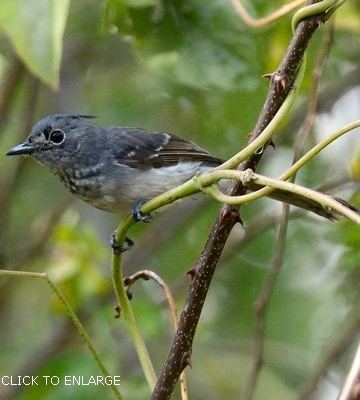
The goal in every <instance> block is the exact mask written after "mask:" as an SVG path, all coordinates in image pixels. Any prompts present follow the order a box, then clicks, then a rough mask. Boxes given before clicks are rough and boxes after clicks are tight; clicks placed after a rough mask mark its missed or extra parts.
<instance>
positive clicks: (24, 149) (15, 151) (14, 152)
mask: <svg viewBox="0 0 360 400" xmlns="http://www.w3.org/2000/svg"><path fill="white" fill-rule="evenodd" d="M34 150H35V146H34V145H33V144H31V143H21V144H18V145H17V146H15V147H13V148H12V149H10V150H9V151H8V152H7V153H6V155H7V156H18V155H20V154H31V153H33V152H34Z"/></svg>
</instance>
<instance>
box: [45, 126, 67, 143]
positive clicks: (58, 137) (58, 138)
mask: <svg viewBox="0 0 360 400" xmlns="http://www.w3.org/2000/svg"><path fill="white" fill-rule="evenodd" d="M49 140H50V142H52V143H54V144H61V143H63V142H64V140H65V132H64V131H62V130H61V129H54V130H53V131H52V132H50V135H49Z"/></svg>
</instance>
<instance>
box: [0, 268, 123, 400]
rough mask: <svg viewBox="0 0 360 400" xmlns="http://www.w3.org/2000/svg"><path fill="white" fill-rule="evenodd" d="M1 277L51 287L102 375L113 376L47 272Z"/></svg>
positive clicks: (12, 273)
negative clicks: (35, 282)
mask: <svg viewBox="0 0 360 400" xmlns="http://www.w3.org/2000/svg"><path fill="white" fill-rule="evenodd" d="M0 276H12V277H22V278H37V279H43V280H45V282H46V283H47V284H48V285H49V286H50V288H51V290H52V291H53V292H54V293H55V295H56V296H57V297H58V299H59V300H60V302H61V303H62V304H63V306H64V307H65V309H66V311H67V312H68V314H69V316H70V318H71V320H72V322H73V324H74V325H75V328H76V330H77V331H78V332H79V334H80V336H81V339H82V340H83V342H84V343H85V345H86V346H87V348H88V349H89V350H90V352H91V354H92V355H93V357H94V358H95V361H96V363H97V364H98V366H99V368H100V370H101V372H102V374H103V376H104V377H107V376H111V374H110V372H109V371H108V369H107V368H106V367H105V365H104V363H103V362H102V360H101V358H100V356H99V354H98V352H97V351H96V349H95V346H94V344H93V342H92V341H91V339H90V336H89V335H88V333H87V332H86V329H85V328H84V326H83V324H82V323H81V322H80V320H79V318H78V317H77V315H76V314H75V311H74V310H73V308H72V307H71V305H70V303H69V302H68V301H67V299H66V297H65V296H64V295H63V293H62V292H61V290H60V289H59V288H58V287H57V286H56V284H55V283H54V282H53V281H52V280H51V279H50V278H49V275H48V274H47V273H45V272H28V271H10V270H3V269H1V270H0ZM111 388H112V390H113V393H114V395H115V396H116V398H117V399H118V400H124V397H123V396H122V394H121V392H120V390H119V388H118V387H117V386H116V385H114V384H113V383H112V384H111Z"/></svg>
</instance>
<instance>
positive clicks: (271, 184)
mask: <svg viewBox="0 0 360 400" xmlns="http://www.w3.org/2000/svg"><path fill="white" fill-rule="evenodd" d="M291 102H292V100H291V99H290V100H289V103H287V104H286V105H285V106H284V108H287V107H289V106H290V104H291ZM281 114H282V112H280V116H281ZM280 116H279V115H278V118H279V119H277V123H279V121H280V119H281V118H280ZM268 126H269V125H268ZM359 126H360V120H357V121H353V122H351V123H349V124H347V125H346V126H344V127H343V128H341V129H339V130H338V131H336V132H335V133H333V134H332V135H330V136H329V137H327V138H325V139H323V140H322V141H321V142H319V143H318V144H317V145H315V146H314V147H313V148H312V149H310V150H309V151H308V152H307V153H306V154H304V155H303V156H302V157H301V158H300V159H299V160H298V161H297V162H296V163H294V164H293V165H292V166H291V167H290V168H289V169H288V170H286V171H285V172H284V173H283V174H282V175H281V176H280V177H279V178H278V179H273V178H268V177H265V176H261V175H257V174H254V173H253V172H252V171H251V170H250V171H251V172H250V171H249V170H248V171H239V170H228V169H217V168H215V169H214V170H211V171H209V172H206V173H203V174H199V175H198V176H195V177H194V178H192V179H190V180H189V181H187V182H185V183H184V184H182V185H180V186H177V187H176V188H174V189H171V190H169V191H167V192H165V193H163V194H161V195H159V196H157V197H155V198H154V199H152V200H150V201H148V202H147V203H145V204H144V205H143V206H142V207H141V212H143V213H144V214H149V213H151V212H153V211H154V210H157V209H159V208H161V207H163V206H165V205H167V204H170V203H173V202H174V201H176V200H179V199H181V198H184V197H187V196H191V195H193V194H196V193H198V192H200V191H202V192H204V193H206V194H208V195H210V196H212V197H213V198H215V199H216V200H217V201H219V202H221V203H226V204H232V205H240V204H243V203H247V202H249V201H253V200H256V199H258V198H260V197H263V196H267V195H269V194H270V193H271V192H272V191H274V190H275V189H281V190H285V191H288V192H290V193H295V194H300V195H302V196H304V197H306V198H308V199H311V200H315V201H317V202H318V203H319V204H321V205H322V206H323V207H327V208H330V209H334V210H336V211H337V212H338V213H339V214H341V215H343V216H345V217H347V218H349V219H351V220H352V221H354V222H356V223H359V221H360V216H359V215H358V214H357V213H356V212H354V211H352V210H350V209H349V208H348V207H346V206H344V205H343V204H341V203H340V202H338V201H337V200H335V199H333V198H332V197H330V196H328V195H326V194H323V193H319V192H316V191H314V190H310V189H307V188H304V187H301V186H299V185H295V184H293V183H290V182H285V181H286V180H287V179H289V178H290V177H291V176H293V175H294V174H296V172H297V171H298V170H299V169H300V168H301V167H303V166H304V165H305V164H307V163H308V162H309V161H310V160H311V159H312V158H313V157H315V156H316V155H317V154H318V153H319V152H320V151H321V150H323V149H324V148H325V147H326V146H328V145H329V144H330V143H332V142H333V141H334V140H336V139H338V138H339V137H340V136H342V135H344V134H345V133H347V132H349V131H350V130H353V129H355V128H358V127H359ZM275 127H276V123H274V125H271V123H270V128H269V129H268V130H267V129H266V128H265V130H264V132H263V134H262V135H260V136H261V140H260V141H258V142H257V143H256V145H255V146H251V145H249V146H247V147H246V148H245V149H244V150H243V151H242V152H239V153H238V154H237V155H235V156H234V157H233V158H231V159H230V160H228V161H229V162H225V163H224V164H222V166H221V168H224V167H227V166H229V167H231V166H233V165H235V164H237V163H238V162H239V160H240V159H245V158H246V157H247V156H248V150H246V149H247V148H248V147H250V146H251V147H250V148H251V151H254V147H255V148H256V149H257V148H259V146H261V143H266V142H267V141H268V140H269V136H268V135H269V132H272V131H273V129H275ZM260 136H259V138H260ZM270 137H271V136H270ZM254 142H255V141H254ZM254 142H253V143H254ZM222 179H232V180H237V181H241V182H244V179H245V181H246V180H247V179H251V180H253V181H254V182H255V183H259V184H261V185H264V186H265V187H264V188H262V189H259V190H257V191H255V192H252V193H249V194H245V195H242V196H228V195H225V194H223V193H221V192H220V191H219V190H218V189H217V188H215V187H211V185H214V184H215V183H217V182H218V181H219V180H222ZM134 224H135V221H134V220H133V218H132V217H131V216H128V217H126V218H125V220H124V221H123V222H122V223H121V224H120V225H119V227H118V229H117V231H116V233H115V241H116V242H117V243H118V244H119V245H120V246H121V245H123V243H124V241H125V238H126V234H127V232H128V230H129V229H130V228H131V227H132V226H133V225H134ZM123 275H124V274H123V263H122V255H121V254H117V253H114V254H113V257H112V277H113V284H114V289H115V293H116V297H117V300H118V302H119V305H120V308H121V312H122V315H123V316H124V319H125V321H126V322H127V325H128V329H129V333H130V335H131V338H132V340H133V343H134V346H135V349H136V351H137V354H138V357H139V361H140V363H141V366H142V368H143V371H144V374H145V377H146V380H147V382H148V385H149V387H150V388H151V389H152V388H153V387H154V385H155V381H156V375H155V371H154V368H153V366H152V362H151V359H150V356H149V353H148V350H147V348H146V345H145V342H144V340H143V338H142V336H141V333H140V331H139V328H138V326H137V323H136V318H135V315H134V312H133V310H132V308H131V305H130V302H129V299H128V297H127V295H126V290H125V287H124V284H123Z"/></svg>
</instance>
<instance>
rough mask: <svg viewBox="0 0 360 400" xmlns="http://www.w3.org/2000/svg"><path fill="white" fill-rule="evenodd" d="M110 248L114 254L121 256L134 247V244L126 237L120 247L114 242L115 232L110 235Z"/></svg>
mask: <svg viewBox="0 0 360 400" xmlns="http://www.w3.org/2000/svg"><path fill="white" fill-rule="evenodd" d="M110 246H111V247H112V249H113V252H114V254H121V253H124V252H125V251H128V250H130V249H131V248H132V247H133V246H134V242H133V241H132V240H131V239H129V238H128V237H126V238H125V240H124V243H123V244H122V245H121V244H120V243H119V242H118V241H117V240H116V231H115V232H113V233H112V235H111V237H110Z"/></svg>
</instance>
